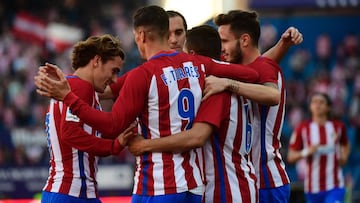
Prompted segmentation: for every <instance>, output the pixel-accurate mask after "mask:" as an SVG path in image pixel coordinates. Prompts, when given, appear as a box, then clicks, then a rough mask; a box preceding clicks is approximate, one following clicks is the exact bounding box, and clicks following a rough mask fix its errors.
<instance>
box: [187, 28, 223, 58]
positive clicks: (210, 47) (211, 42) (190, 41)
mask: <svg viewBox="0 0 360 203" xmlns="http://www.w3.org/2000/svg"><path fill="white" fill-rule="evenodd" d="M185 46H186V48H187V49H188V50H194V51H195V53H196V54H199V55H203V56H208V57H210V58H214V59H217V60H219V59H220V55H221V39H220V36H219V33H218V32H217V31H216V30H215V28H213V27H211V26H210V25H200V26H196V27H193V28H192V29H191V30H189V31H188V33H187V36H186V42H185Z"/></svg>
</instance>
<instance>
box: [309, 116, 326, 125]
mask: <svg viewBox="0 0 360 203" xmlns="http://www.w3.org/2000/svg"><path fill="white" fill-rule="evenodd" d="M312 120H313V121H314V122H315V123H317V124H319V125H323V124H325V123H326V121H327V120H328V118H327V116H326V115H313V116H312Z"/></svg>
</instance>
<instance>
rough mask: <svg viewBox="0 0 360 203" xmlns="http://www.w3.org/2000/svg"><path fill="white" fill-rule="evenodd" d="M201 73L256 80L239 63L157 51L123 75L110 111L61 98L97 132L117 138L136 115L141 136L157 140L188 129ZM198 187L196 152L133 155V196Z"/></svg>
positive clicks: (196, 103)
mask: <svg viewBox="0 0 360 203" xmlns="http://www.w3.org/2000/svg"><path fill="white" fill-rule="evenodd" d="M205 75H217V76H223V77H230V78H234V79H238V80H243V81H252V82H254V81H256V80H257V78H258V73H257V72H256V71H255V70H252V69H250V68H247V67H243V66H240V65H234V64H228V63H223V62H217V61H214V60H213V59H210V58H207V57H203V56H193V55H188V54H185V53H178V52H172V51H171V52H160V53H159V54H157V55H155V56H154V57H152V58H151V59H150V60H149V61H147V62H145V63H144V64H143V65H141V66H139V67H137V68H135V69H133V70H131V71H130V72H129V73H128V74H127V76H126V80H125V82H124V84H123V87H122V88H121V91H120V94H119V96H118V98H117V99H116V101H115V103H114V105H113V108H112V111H111V112H100V111H96V110H94V109H92V108H90V107H89V105H87V104H85V103H84V102H82V101H81V100H80V99H79V98H78V97H76V96H75V95H74V94H73V93H70V94H68V95H67V96H66V98H65V100H64V102H65V103H66V104H68V105H69V106H70V107H71V110H72V112H73V113H75V114H77V115H78V116H79V117H80V118H81V119H83V120H84V121H85V122H86V123H88V124H90V125H91V126H93V127H94V128H95V129H97V130H99V131H100V132H102V133H105V134H109V135H113V136H117V135H118V134H119V133H121V132H122V131H123V130H124V129H125V128H126V127H127V126H128V125H129V124H130V123H132V122H133V121H134V120H135V118H136V117H138V118H139V124H140V125H141V129H142V132H141V134H142V135H143V136H144V137H145V138H146V139H153V138H160V137H164V136H169V135H171V134H176V133H178V132H180V131H183V130H185V129H187V128H189V127H191V125H192V122H193V119H194V117H195V114H196V113H197V110H198V108H199V105H200V101H201V98H202V90H203V89H204V84H205ZM202 185H203V182H202V178H201V174H200V168H199V160H198V156H197V154H196V153H195V151H189V152H185V153H181V154H172V153H148V154H144V155H142V156H139V157H136V169H135V177H134V190H133V192H134V194H138V195H163V194H174V193H180V192H184V191H189V190H191V189H194V188H198V187H200V186H202Z"/></svg>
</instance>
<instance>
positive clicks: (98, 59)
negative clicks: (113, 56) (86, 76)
mask: <svg viewBox="0 0 360 203" xmlns="http://www.w3.org/2000/svg"><path fill="white" fill-rule="evenodd" d="M91 61H92V65H93V67H98V66H100V63H101V57H100V56H99V55H95V56H94V58H93V59H92V60H91Z"/></svg>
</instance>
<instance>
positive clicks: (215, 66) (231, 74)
mask: <svg viewBox="0 0 360 203" xmlns="http://www.w3.org/2000/svg"><path fill="white" fill-rule="evenodd" d="M209 60H210V63H209V64H208V69H207V70H206V73H207V74H208V75H215V76H217V77H224V78H231V79H234V80H239V81H243V82H256V81H258V79H259V73H258V72H257V71H256V70H254V69H252V68H250V67H249V66H246V65H240V64H231V63H227V62H222V61H216V60H214V59H210V58H209Z"/></svg>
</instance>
